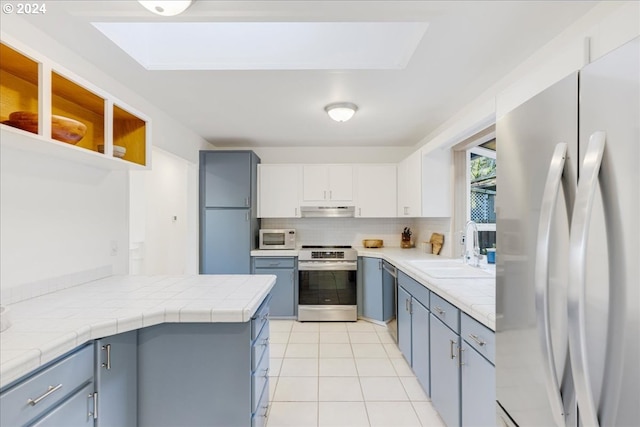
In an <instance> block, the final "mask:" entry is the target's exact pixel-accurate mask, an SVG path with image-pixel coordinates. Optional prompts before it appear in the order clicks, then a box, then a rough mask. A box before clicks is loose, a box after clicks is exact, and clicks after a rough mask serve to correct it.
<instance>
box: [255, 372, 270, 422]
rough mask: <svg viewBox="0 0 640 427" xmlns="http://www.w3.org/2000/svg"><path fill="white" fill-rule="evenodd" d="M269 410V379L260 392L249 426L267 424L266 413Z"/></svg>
mask: <svg viewBox="0 0 640 427" xmlns="http://www.w3.org/2000/svg"><path fill="white" fill-rule="evenodd" d="M268 412H269V381H268V380H267V384H266V387H265V388H264V390H263V392H262V396H261V397H260V401H259V402H258V405H257V410H256V412H254V413H253V415H252V416H251V427H265V426H266V425H267V413H268Z"/></svg>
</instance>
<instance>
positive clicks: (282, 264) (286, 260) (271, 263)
mask: <svg viewBox="0 0 640 427" xmlns="http://www.w3.org/2000/svg"><path fill="white" fill-rule="evenodd" d="M253 265H254V267H255V268H294V267H295V266H296V259H295V258H294V257H282V258H279V257H278V258H276V257H256V258H254V259H253Z"/></svg>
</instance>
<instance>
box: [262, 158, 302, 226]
mask: <svg viewBox="0 0 640 427" xmlns="http://www.w3.org/2000/svg"><path fill="white" fill-rule="evenodd" d="M299 182H300V165H275V164H259V165H258V217H260V218H298V217H300V199H299V197H298V187H299V186H298V183H299Z"/></svg>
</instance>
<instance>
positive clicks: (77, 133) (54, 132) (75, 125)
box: [51, 115, 87, 144]
mask: <svg viewBox="0 0 640 427" xmlns="http://www.w3.org/2000/svg"><path fill="white" fill-rule="evenodd" d="M86 133H87V125H85V124H84V123H82V122H79V121H77V120H73V119H70V118H68V117H63V116H55V115H54V116H51V137H52V138H53V139H57V140H58V141H62V142H68V143H69V144H77V143H78V142H80V140H81V139H82V138H84V135H85V134H86Z"/></svg>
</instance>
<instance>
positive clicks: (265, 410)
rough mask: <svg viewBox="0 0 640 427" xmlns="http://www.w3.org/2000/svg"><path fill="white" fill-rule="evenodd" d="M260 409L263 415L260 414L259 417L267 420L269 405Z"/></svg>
mask: <svg viewBox="0 0 640 427" xmlns="http://www.w3.org/2000/svg"><path fill="white" fill-rule="evenodd" d="M262 409H264V413H262V414H261V415H260V417H262V418H267V412H269V405H264V406H263V407H262Z"/></svg>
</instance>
